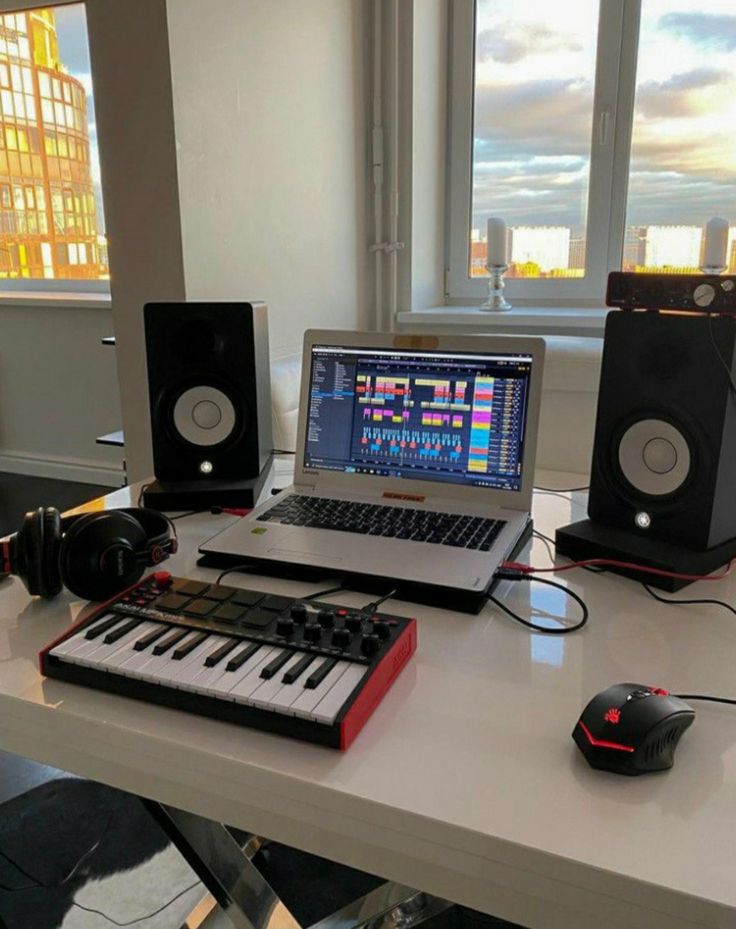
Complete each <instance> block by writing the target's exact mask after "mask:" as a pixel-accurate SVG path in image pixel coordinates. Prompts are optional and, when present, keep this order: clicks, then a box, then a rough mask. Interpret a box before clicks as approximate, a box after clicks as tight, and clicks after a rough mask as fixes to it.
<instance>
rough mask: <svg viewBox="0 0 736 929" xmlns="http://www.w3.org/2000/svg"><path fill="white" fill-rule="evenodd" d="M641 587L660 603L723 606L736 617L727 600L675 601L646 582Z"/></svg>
mask: <svg viewBox="0 0 736 929" xmlns="http://www.w3.org/2000/svg"><path fill="white" fill-rule="evenodd" d="M641 586H642V587H643V588H644V590H646V592H647V593H648V594H649V596H650V597H654V599H655V600H659V602H660V603H675V604H677V603H682V604H687V605H688V606H691V605H696V604H698V605H699V604H706V605H710V606H722V607H723V609H724V610H730V612H731V613H733V614H734V615H736V608H735V607H732V606H731V604H730V603H726V602H725V600H712V599H707V598H704V599H700V600H673V599H672V598H671V597H662V596H661V595H660V594H658V593H656V591H654V590H652V588H651V587H650V586H649V585H648V584H646V583H645V582H644V581H642V582H641Z"/></svg>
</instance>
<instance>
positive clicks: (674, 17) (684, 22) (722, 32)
mask: <svg viewBox="0 0 736 929" xmlns="http://www.w3.org/2000/svg"><path fill="white" fill-rule="evenodd" d="M659 28H660V29H665V30H667V31H668V32H671V33H673V34H674V35H676V36H678V37H680V38H684V39H689V40H690V41H691V42H694V43H696V44H698V45H708V46H710V47H712V48H718V49H723V50H725V51H729V52H731V51H734V50H735V49H736V16H732V15H729V14H727V13H665V14H664V16H661V17H660V19H659Z"/></svg>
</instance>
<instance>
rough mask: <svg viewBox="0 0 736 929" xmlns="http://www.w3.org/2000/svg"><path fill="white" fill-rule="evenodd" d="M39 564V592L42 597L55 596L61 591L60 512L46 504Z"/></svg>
mask: <svg viewBox="0 0 736 929" xmlns="http://www.w3.org/2000/svg"><path fill="white" fill-rule="evenodd" d="M42 525H43V531H42V533H41V536H42V538H41V566H40V570H39V577H38V580H39V593H40V594H41V596H42V597H46V598H50V597H55V596H56V595H57V594H58V593H61V588H62V586H63V585H62V583H61V571H60V570H59V546H60V544H61V514H60V513H59V511H58V510H57V509H55V508H54V507H52V506H47V507H46V509H44V511H43V517H42Z"/></svg>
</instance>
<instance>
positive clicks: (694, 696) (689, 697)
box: [672, 694, 736, 706]
mask: <svg viewBox="0 0 736 929" xmlns="http://www.w3.org/2000/svg"><path fill="white" fill-rule="evenodd" d="M672 696H673V697H679V698H680V700H707V701H708V703H729V704H731V705H732V706H736V700H728V699H727V698H726V697H709V696H706V695H705V694H672Z"/></svg>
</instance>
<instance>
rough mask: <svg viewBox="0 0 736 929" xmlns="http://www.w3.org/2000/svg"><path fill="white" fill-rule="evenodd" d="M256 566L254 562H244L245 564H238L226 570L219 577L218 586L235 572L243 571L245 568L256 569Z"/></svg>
mask: <svg viewBox="0 0 736 929" xmlns="http://www.w3.org/2000/svg"><path fill="white" fill-rule="evenodd" d="M254 567H255V565H254V564H253V562H252V561H244V562H243V564H236V565H234V566H233V567H232V568H226V569H225V570H224V571H222V572H221V573H220V574H218V575H217V580H216V581H215V583H216V584H221V583H222V579H223V577H227V576H228V574H232V573H233V572H234V571H242V570H243V569H244V568H254Z"/></svg>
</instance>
